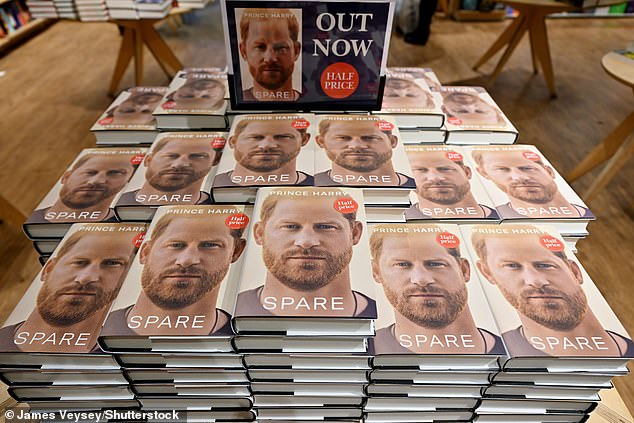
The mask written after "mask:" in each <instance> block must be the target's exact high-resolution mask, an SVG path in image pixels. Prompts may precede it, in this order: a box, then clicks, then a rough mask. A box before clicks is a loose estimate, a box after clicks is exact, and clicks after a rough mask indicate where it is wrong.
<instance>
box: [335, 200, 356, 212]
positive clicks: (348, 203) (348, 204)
mask: <svg viewBox="0 0 634 423" xmlns="http://www.w3.org/2000/svg"><path fill="white" fill-rule="evenodd" d="M334 207H335V210H337V211H338V212H339V213H343V214H346V213H354V212H356V211H357V209H358V208H359V204H358V203H357V202H356V201H354V200H353V199H352V198H338V199H337V200H335V204H334Z"/></svg>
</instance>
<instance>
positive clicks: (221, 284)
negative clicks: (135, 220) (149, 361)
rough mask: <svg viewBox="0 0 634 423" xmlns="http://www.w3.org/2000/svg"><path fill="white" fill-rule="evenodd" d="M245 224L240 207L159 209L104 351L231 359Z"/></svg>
mask: <svg viewBox="0 0 634 423" xmlns="http://www.w3.org/2000/svg"><path fill="white" fill-rule="evenodd" d="M248 222H249V217H248V216H247V214H245V210H244V207H241V206H165V207H160V208H159V209H158V210H157V212H156V215H155V216H154V219H153V220H152V223H151V224H150V227H149V229H148V236H147V237H146V238H145V240H144V242H143V245H142V246H141V248H140V250H139V255H138V256H137V258H136V260H134V263H133V264H132V267H131V268H130V271H129V272H128V275H127V277H126V279H125V282H124V283H123V286H122V289H121V293H120V294H119V296H118V297H117V298H116V300H115V302H114V304H113V306H112V311H111V312H110V314H109V315H108V318H107V319H106V322H105V324H104V326H103V330H102V331H101V334H100V336H99V343H100V345H101V347H102V348H103V349H104V350H105V351H113V352H131V351H137V352H190V353H192V352H209V353H225V352H227V353H229V352H232V351H233V347H232V345H231V339H232V337H233V328H232V326H231V317H232V314H233V309H234V307H235V302H236V289H237V284H236V277H237V275H236V273H237V272H238V270H239V264H236V265H234V264H233V263H236V262H237V261H238V260H239V258H240V256H241V255H242V252H243V250H244V246H245V244H246V241H245V239H244V237H243V234H244V231H245V229H246V227H247V225H248Z"/></svg>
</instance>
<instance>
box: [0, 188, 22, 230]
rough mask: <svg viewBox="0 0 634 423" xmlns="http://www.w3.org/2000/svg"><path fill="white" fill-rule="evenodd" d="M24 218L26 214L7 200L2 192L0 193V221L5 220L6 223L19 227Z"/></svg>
mask: <svg viewBox="0 0 634 423" xmlns="http://www.w3.org/2000/svg"><path fill="white" fill-rule="evenodd" d="M25 220H26V216H25V215H24V213H22V212H21V211H20V210H18V209H17V208H16V207H15V206H14V205H13V204H11V202H9V200H7V199H6V198H5V197H4V196H3V195H2V194H0V221H6V222H7V223H9V224H11V225H13V226H15V227H16V228H19V229H21V228H22V224H23V223H24V221H25Z"/></svg>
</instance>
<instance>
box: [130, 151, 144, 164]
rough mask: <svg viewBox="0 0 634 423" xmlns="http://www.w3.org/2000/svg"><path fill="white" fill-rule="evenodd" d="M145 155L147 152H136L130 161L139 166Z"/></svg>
mask: <svg viewBox="0 0 634 423" xmlns="http://www.w3.org/2000/svg"><path fill="white" fill-rule="evenodd" d="M144 157H145V154H136V155H135V156H134V157H132V158H131V159H130V163H132V164H133V165H135V166H138V165H140V164H141V162H142V161H143V158H144Z"/></svg>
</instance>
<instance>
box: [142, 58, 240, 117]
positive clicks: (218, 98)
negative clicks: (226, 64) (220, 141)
mask: <svg viewBox="0 0 634 423" xmlns="http://www.w3.org/2000/svg"><path fill="white" fill-rule="evenodd" d="M226 83H227V76H226V74H222V73H212V72H209V71H207V72H205V68H202V69H201V70H200V72H194V71H193V70H190V71H180V72H178V73H177V74H176V76H175V77H174V79H173V80H172V82H171V83H170V85H169V88H168V90H167V91H168V92H167V94H166V95H165V96H164V97H163V99H162V100H161V101H160V102H159V104H158V106H157V107H156V109H154V113H153V115H154V116H155V117H156V121H157V127H158V128H160V129H212V128H213V129H225V128H227V119H226V117H225V112H226V110H227V103H228V102H227V101H226V100H225V95H226V89H227V88H226Z"/></svg>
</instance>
